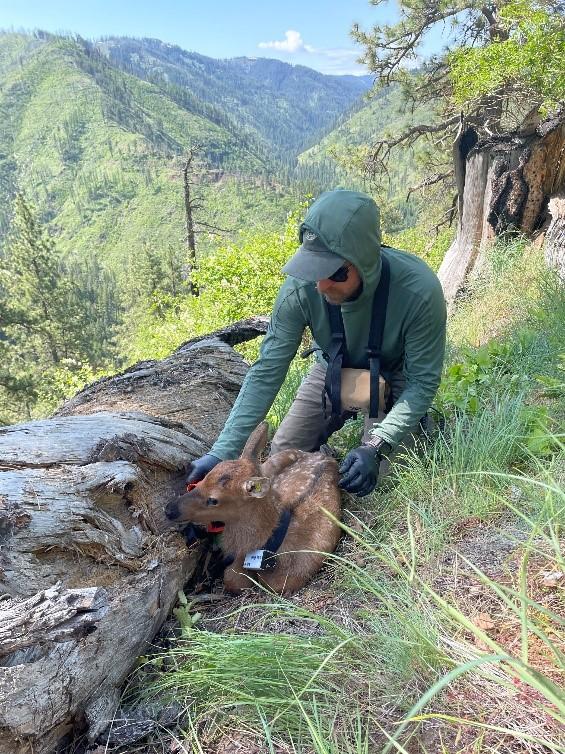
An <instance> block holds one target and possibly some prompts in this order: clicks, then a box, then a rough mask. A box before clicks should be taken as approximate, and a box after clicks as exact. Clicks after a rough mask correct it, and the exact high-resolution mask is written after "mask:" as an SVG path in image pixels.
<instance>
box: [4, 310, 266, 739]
mask: <svg viewBox="0 0 565 754" xmlns="http://www.w3.org/2000/svg"><path fill="white" fill-rule="evenodd" d="M265 329H266V321H265V320H262V319H259V318H258V319H255V320H247V321H244V322H242V323H238V324H237V325H235V326H232V327H231V328H226V329H225V330H223V331H220V332H219V333H217V334H215V335H213V336H210V337H206V338H200V339H197V340H195V341H189V342H188V343H186V344H184V345H183V346H182V347H181V348H180V349H178V350H177V351H176V352H175V353H174V354H173V355H172V356H170V357H169V358H168V359H165V360H163V361H162V362H157V361H153V362H144V363H143V364H138V365H136V366H135V367H133V368H131V369H129V370H127V371H126V372H124V373H123V374H121V375H117V376H115V377H112V378H106V379H103V380H100V381H99V382H97V383H94V384H93V385H91V386H89V387H88V388H86V389H85V390H83V391H81V393H79V394H78V395H77V396H75V398H73V399H72V400H71V401H69V402H68V403H67V404H66V405H65V406H63V407H62V409H61V410H60V411H59V412H58V413H57V415H56V416H54V417H53V418H51V419H45V420H41V421H35V422H30V423H28V424H21V425H15V426H11V427H5V428H2V429H0V545H1V548H0V589H1V594H0V754H24V753H25V754H28V752H29V753H30V754H31V752H34V754H47V753H48V752H52V751H54V750H55V749H56V748H57V747H58V746H59V745H60V744H61V742H62V741H63V740H64V738H65V736H66V735H67V734H70V733H71V732H73V731H76V730H77V729H82V730H86V731H87V734H88V737H89V739H90V740H94V739H95V738H96V737H97V736H98V735H99V734H100V733H101V732H102V731H103V730H104V728H105V727H106V726H107V725H108V724H109V722H110V721H111V720H112V716H113V713H114V711H115V709H116V707H117V704H118V701H119V697H120V688H121V685H122V683H123V681H124V678H125V677H126V675H127V673H128V672H129V671H130V670H131V668H132V666H133V664H134V663H135V660H136V658H137V657H138V656H139V655H140V654H141V653H142V652H143V651H144V648H145V647H146V645H147V643H148V642H150V641H151V640H152V638H153V637H154V636H155V634H156V633H157V631H158V630H159V628H160V626H161V624H162V623H163V621H164V619H165V618H166V616H167V614H168V613H169V611H170V609H171V606H172V605H173V603H174V601H175V598H176V595H177V591H178V590H179V589H181V588H182V586H183V585H184V583H185V582H186V580H187V578H188V577H189V575H190V574H191V572H192V570H193V568H194V566H195V563H196V560H197V558H198V555H199V550H198V548H194V547H192V548H187V546H186V544H185V542H184V540H183V538H182V536H181V535H180V534H179V533H177V532H176V531H173V530H171V529H170V527H169V526H168V524H167V522H166V520H165V517H164V513H163V508H164V505H165V503H166V502H167V501H168V500H169V499H170V498H171V497H172V496H173V495H174V494H176V492H177V491H179V490H180V489H182V487H183V480H184V473H185V469H186V466H187V465H188V463H189V462H190V461H191V460H192V459H193V458H195V457H196V456H199V455H201V454H203V453H205V452H206V451H207V450H208V449H209V447H210V444H211V443H212V441H213V440H214V439H215V436H216V435H217V433H218V431H219V429H220V428H221V426H222V425H223V423H224V421H225V419H226V417H227V413H228V412H229V410H230V408H231V405H232V404H233V401H234V399H235V396H236V395H237V392H238V391H239V387H240V385H241V382H242V380H243V377H244V375H245V373H246V370H247V366H246V364H245V362H244V361H243V359H242V358H241V357H240V356H239V355H238V354H237V353H236V352H235V351H233V349H232V348H231V347H230V346H229V345H228V343H229V342H232V343H235V342H238V341H239V342H241V341H243V340H246V339H249V338H251V337H255V336H256V335H258V334H261V333H262V332H264V331H265Z"/></svg>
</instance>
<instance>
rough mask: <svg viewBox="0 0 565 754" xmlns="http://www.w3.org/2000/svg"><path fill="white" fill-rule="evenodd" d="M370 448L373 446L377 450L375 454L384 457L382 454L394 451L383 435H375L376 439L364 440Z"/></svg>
mask: <svg viewBox="0 0 565 754" xmlns="http://www.w3.org/2000/svg"><path fill="white" fill-rule="evenodd" d="M363 445H365V446H366V447H368V448H372V449H373V450H374V451H375V455H377V456H379V457H381V458H382V456H386V455H388V454H389V453H390V452H391V451H392V446H391V445H390V444H389V443H388V442H387V441H386V440H383V438H382V437H378V436H375V437H374V439H372V440H369V441H368V442H364V443H363Z"/></svg>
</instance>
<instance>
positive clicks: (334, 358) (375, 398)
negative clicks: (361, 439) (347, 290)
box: [323, 254, 390, 424]
mask: <svg viewBox="0 0 565 754" xmlns="http://www.w3.org/2000/svg"><path fill="white" fill-rule="evenodd" d="M381 260H382V266H381V277H380V280H379V284H378V286H377V288H376V290H375V293H374V296H373V308H372V312H371V326H370V329H369V342H368V344H367V358H368V360H369V372H370V398H369V416H370V417H371V418H376V417H377V416H378V413H379V375H380V371H381V350H382V343H383V334H384V329H385V320H386V308H387V304H388V291H389V284H390V264H389V261H388V259H387V258H386V257H385V256H384V254H383V255H381ZM326 308H327V310H328V317H329V320H330V329H331V333H332V339H331V342H330V347H329V349H328V354H327V356H328V368H327V370H326V381H325V390H324V396H323V398H324V405H325V398H326V395H328V396H329V399H330V402H331V404H332V416H331V420H330V422H332V423H334V424H337V422H338V420H339V417H340V416H341V370H342V367H343V366H344V365H346V364H347V345H346V342H345V328H344V326H343V316H342V314H341V306H339V304H330V303H329V302H328V301H326Z"/></svg>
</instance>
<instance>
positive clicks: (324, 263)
mask: <svg viewBox="0 0 565 754" xmlns="http://www.w3.org/2000/svg"><path fill="white" fill-rule="evenodd" d="M345 263H346V260H345V259H343V258H342V257H340V256H338V255H337V254H334V253H333V252H331V251H312V250H311V249H306V248H305V247H304V246H301V247H300V248H299V249H298V251H297V252H296V254H295V255H294V256H293V257H291V258H290V259H289V260H288V262H287V263H286V264H285V266H284V267H283V268H282V271H283V272H284V274H285V275H292V277H294V278H298V279H299V280H306V281H308V282H310V283H315V282H317V281H318V280H325V279H326V278H329V277H330V275H333V274H334V272H337V271H338V270H339V268H340V267H342V266H343V265H344V264H345Z"/></svg>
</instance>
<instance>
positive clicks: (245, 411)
mask: <svg viewBox="0 0 565 754" xmlns="http://www.w3.org/2000/svg"><path fill="white" fill-rule="evenodd" d="M299 238H300V242H301V246H300V248H299V249H298V251H297V252H296V254H295V255H294V256H293V257H292V258H291V259H290V261H289V262H288V263H287V264H286V265H285V267H284V268H283V272H285V273H286V275H287V278H286V280H285V282H284V283H283V285H282V286H281V289H280V291H279V294H278V296H277V299H276V301H275V305H274V307H273V313H272V317H271V321H270V325H269V328H268V330H267V334H266V336H265V338H264V340H263V343H262V346H261V349H260V355H259V359H258V360H257V361H256V362H255V364H253V366H252V367H251V368H250V370H249V372H248V374H247V375H246V377H245V380H244V382H243V385H242V387H241V390H240V392H239V395H238V397H237V400H236V402H235V404H234V406H233V408H232V410H231V413H230V415H229V417H228V419H227V421H226V424H225V426H224V429H223V430H222V432H221V433H220V436H219V437H218V439H217V440H216V442H215V444H214V445H213V447H212V448H211V450H210V452H209V453H207V454H206V455H205V456H202V457H201V458H199V459H197V460H195V461H194V462H193V463H192V465H191V467H190V469H189V475H188V478H187V481H188V482H189V483H191V482H197V481H199V480H200V479H203V478H204V476H205V475H206V474H207V473H208V472H209V471H210V470H211V469H212V468H213V467H214V466H215V465H216V464H217V463H219V462H220V461H221V460H227V459H233V458H237V457H238V456H239V454H240V452H241V450H242V448H243V446H244V445H245V442H246V440H247V438H248V437H249V435H250V434H251V432H252V431H253V429H255V427H256V426H257V425H258V424H259V423H260V422H261V421H262V420H263V419H264V418H265V416H266V415H267V412H268V410H269V408H270V407H271V404H272V403H273V401H274V399H275V397H276V395H277V393H278V391H279V389H280V387H281V385H282V383H283V381H284V379H285V376H286V373H287V371H288V368H289V365H290V363H291V361H292V359H293V358H294V356H295V354H296V352H297V351H298V348H299V347H300V344H301V342H302V337H303V334H304V331H305V330H306V328H308V329H309V330H310V332H311V334H312V337H313V339H314V342H315V348H316V351H315V352H316V354H317V361H316V364H315V365H314V366H313V367H312V369H311V370H310V372H309V373H308V375H307V376H306V377H305V379H304V381H303V383H302V385H301V387H300V388H299V391H298V393H297V396H296V399H295V401H294V403H293V404H292V406H291V408H290V410H289V413H288V414H287V416H286V417H285V419H284V420H283V422H282V423H281V425H280V427H279V429H278V431H277V432H276V433H275V436H274V438H273V442H272V452H277V451H279V450H283V449H285V448H288V447H294V448H299V449H301V450H306V451H314V450H317V449H318V448H319V447H320V445H321V444H322V443H324V442H325V441H326V439H327V437H328V434H329V433H331V432H332V431H333V430H335V428H336V424H335V421H334V423H333V425H332V423H331V420H330V408H329V406H328V402H327V401H326V400H325V398H324V392H325V377H326V370H327V368H328V367H327V358H328V353H329V352H330V351H331V343H332V328H331V326H330V319H329V313H328V308H329V307H328V305H327V304H328V303H329V304H333V305H334V306H339V307H340V310H341V319H342V322H343V330H344V333H345V348H346V354H347V356H346V359H347V363H346V364H344V366H347V367H349V368H351V369H359V370H367V369H368V354H367V344H368V340H369V331H370V327H371V319H372V312H373V298H374V296H375V291H376V290H377V287H378V284H379V281H380V278H381V271H382V267H383V258H386V259H387V260H388V268H389V275H390V282H389V285H388V300H387V303H386V316H385V320H384V322H385V324H384V332H383V336H382V345H381V349H380V372H381V374H382V376H383V377H384V378H385V379H386V381H387V383H388V384H389V385H390V387H391V390H392V402H393V405H392V408H391V409H390V410H389V411H388V413H386V415H384V414H383V413H380V414H379V416H378V418H377V419H375V418H372V419H370V420H369V419H368V417H366V421H365V431H364V434H363V442H362V444H361V445H360V446H359V447H358V448H355V449H354V450H352V451H350V452H349V453H348V455H347V456H346V457H345V459H344V461H343V463H342V464H341V466H340V469H339V471H340V486H341V487H342V488H343V489H345V490H346V491H348V492H351V493H354V494H357V495H359V496H363V495H366V494H369V492H372V490H373V489H374V488H375V486H376V483H377V480H378V473H379V463H380V461H381V460H382V457H383V455H384V454H389V453H390V452H391V451H393V450H394V449H395V448H396V447H397V446H398V445H399V443H400V442H401V441H402V440H403V438H404V437H405V436H406V435H408V434H409V433H410V432H412V431H414V429H415V428H416V427H417V426H418V422H419V420H420V419H421V417H423V416H424V415H425V414H426V412H427V411H428V409H429V408H430V405H431V403H432V400H433V398H434V395H435V393H436V390H437V388H438V385H439V381H440V377H441V371H442V366H443V359H444V351H445V329H446V307H445V301H444V296H443V292H442V288H441V285H440V283H439V280H438V278H437V277H436V275H435V274H434V272H433V271H432V270H431V269H430V268H429V267H428V266H427V265H426V263H425V262H424V261H423V260H422V259H420V258H419V257H417V256H414V255H413V254H409V253H407V252H405V251H399V250H397V249H393V248H390V247H388V246H383V245H382V244H381V235H380V218H379V210H378V207H377V205H376V203H375V202H374V200H373V199H372V198H371V197H370V196H368V195H367V194H364V193H362V192H357V191H348V190H344V189H337V190H334V191H328V192H326V193H324V194H322V195H321V196H320V197H319V198H318V199H317V200H316V201H315V202H314V203H313V204H312V206H311V207H310V209H309V211H308V213H307V215H306V218H305V219H304V222H303V223H302V225H301V226H300V230H299ZM379 291H380V288H379ZM349 415H351V414H346V413H344V416H343V420H345V418H347V416H349ZM334 418H335V417H334ZM341 423H343V422H341ZM337 426H339V424H338V425H337Z"/></svg>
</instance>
